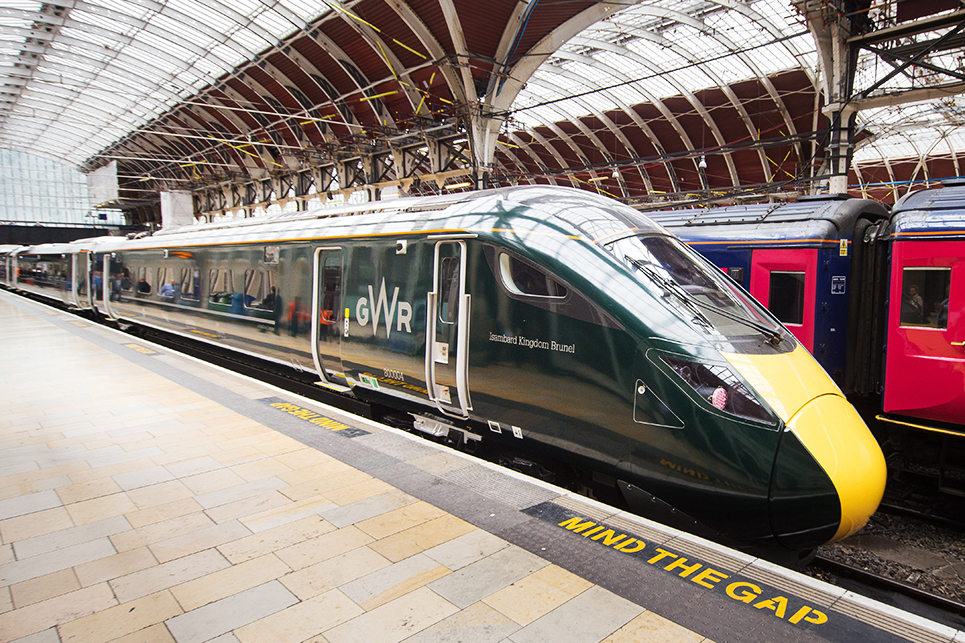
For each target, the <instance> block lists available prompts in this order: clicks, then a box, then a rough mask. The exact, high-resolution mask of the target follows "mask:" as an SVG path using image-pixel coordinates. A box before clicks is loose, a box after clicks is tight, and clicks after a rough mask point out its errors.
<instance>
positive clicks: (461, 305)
mask: <svg viewBox="0 0 965 643" xmlns="http://www.w3.org/2000/svg"><path fill="white" fill-rule="evenodd" d="M470 302H471V297H470V295H468V294H466V242H465V241H455V240H452V241H450V240H447V241H438V242H437V243H436V246H435V253H434V255H433V278H432V291H431V292H429V296H428V310H427V314H426V388H427V389H428V391H429V399H430V400H431V401H433V402H435V404H436V406H437V407H438V408H439V410H440V411H442V412H443V413H446V414H447V415H452V416H455V417H460V418H466V417H469V411H471V410H472V403H471V401H470V399H469V370H468V369H469V307H470Z"/></svg>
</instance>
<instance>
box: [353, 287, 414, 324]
mask: <svg viewBox="0 0 965 643" xmlns="http://www.w3.org/2000/svg"><path fill="white" fill-rule="evenodd" d="M398 299H399V288H398V286H397V287H396V288H395V290H393V291H392V302H391V303H389V301H388V297H387V296H386V294H385V278H384V277H383V279H382V285H381V286H380V287H379V296H378V299H376V297H375V291H374V289H373V287H372V286H369V297H368V299H366V298H365V297H362V298H360V299H359V301H358V303H357V304H355V318H356V319H358V320H359V325H360V326H366V325H368V323H369V319H370V316H371V319H372V321H373V323H372V335H375V334H376V332H377V331H378V328H379V317H384V318H385V336H386V337H389V336H390V335H391V334H392V320H393V319H395V316H396V313H398V315H399V316H398V319H396V320H395V321H396V327H395V329H396V330H397V331H398V332H400V333H401V332H402V327H403V326H405V332H407V333H410V334H411V333H412V328H411V327H410V324H411V322H412V304H410V303H409V302H407V301H399V300H398ZM371 302H375V307H374V308H373V307H372V303H371ZM396 306H398V308H396Z"/></svg>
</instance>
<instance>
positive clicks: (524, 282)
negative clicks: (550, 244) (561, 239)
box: [499, 253, 566, 299]
mask: <svg viewBox="0 0 965 643" xmlns="http://www.w3.org/2000/svg"><path fill="white" fill-rule="evenodd" d="M499 271H500V273H501V275H502V279H503V284H504V285H505V286H506V288H508V289H509V291H510V292H513V293H515V294H517V295H531V296H534V297H555V298H559V299H562V298H564V297H566V286H564V285H563V284H561V283H560V282H558V281H556V280H555V279H553V278H552V277H550V276H549V275H548V274H546V273H545V272H543V271H542V270H540V269H539V268H536V267H535V266H531V265H530V264H528V263H524V262H522V261H520V260H519V259H516V258H515V257H512V256H510V255H508V254H506V253H503V254H501V255H499Z"/></svg>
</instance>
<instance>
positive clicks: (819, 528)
mask: <svg viewBox="0 0 965 643" xmlns="http://www.w3.org/2000/svg"><path fill="white" fill-rule="evenodd" d="M885 478H886V470H885V459H884V456H882V454H881V449H880V448H879V447H878V444H877V442H875V439H874V437H873V436H872V435H871V431H869V430H868V427H867V426H866V425H865V423H864V421H862V419H861V417H860V416H859V415H858V413H857V411H855V409H854V407H853V406H851V404H850V403H848V401H847V400H845V399H844V398H843V397H840V396H839V395H833V394H829V395H821V396H819V397H816V398H814V399H812V400H811V401H809V402H808V403H807V404H805V405H804V406H803V407H801V408H800V409H799V410H798V411H797V413H795V414H794V416H793V417H791V419H790V420H789V421H788V422H787V428H786V430H785V431H784V433H783V434H782V436H781V444H780V446H779V447H778V453H777V458H776V459H775V465H774V475H773V477H772V479H771V480H772V482H771V494H770V508H771V526H772V528H773V529H774V534H775V536H776V537H777V539H778V540H779V541H781V543H782V544H784V545H785V546H788V547H792V548H810V547H815V546H817V545H820V544H823V543H825V542H828V541H831V540H838V539H840V538H845V537H847V536H849V535H851V534H853V533H854V532H855V531H857V530H858V529H860V528H861V527H863V526H864V524H865V523H866V522H868V519H869V518H870V517H871V514H873V513H874V512H875V510H876V509H877V508H878V503H880V502H881V497H882V495H883V494H884V490H885Z"/></svg>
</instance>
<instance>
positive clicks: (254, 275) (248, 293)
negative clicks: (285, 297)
mask: <svg viewBox="0 0 965 643" xmlns="http://www.w3.org/2000/svg"><path fill="white" fill-rule="evenodd" d="M275 292H276V291H275V273H273V272H271V271H269V270H246V271H245V307H246V308H258V309H260V310H274V309H275Z"/></svg>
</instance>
